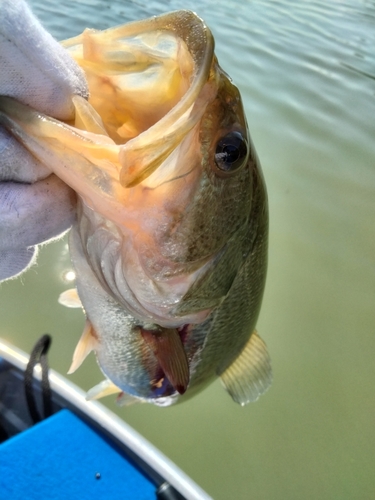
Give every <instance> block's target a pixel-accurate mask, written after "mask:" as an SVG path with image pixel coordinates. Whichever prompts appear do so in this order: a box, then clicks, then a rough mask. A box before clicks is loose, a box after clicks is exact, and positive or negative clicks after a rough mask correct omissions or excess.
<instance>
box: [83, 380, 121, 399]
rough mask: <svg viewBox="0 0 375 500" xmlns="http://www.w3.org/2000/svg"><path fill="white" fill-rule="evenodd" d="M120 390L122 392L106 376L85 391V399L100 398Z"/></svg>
mask: <svg viewBox="0 0 375 500" xmlns="http://www.w3.org/2000/svg"><path fill="white" fill-rule="evenodd" d="M120 392H122V391H121V389H120V388H119V387H117V385H115V384H114V383H113V382H111V381H110V380H109V379H108V378H106V379H105V380H103V381H102V382H100V383H99V384H97V385H95V386H94V387H92V388H91V389H90V390H89V391H88V392H87V394H86V399H87V401H91V400H92V399H100V398H104V397H105V396H110V395H111V394H116V393H120Z"/></svg>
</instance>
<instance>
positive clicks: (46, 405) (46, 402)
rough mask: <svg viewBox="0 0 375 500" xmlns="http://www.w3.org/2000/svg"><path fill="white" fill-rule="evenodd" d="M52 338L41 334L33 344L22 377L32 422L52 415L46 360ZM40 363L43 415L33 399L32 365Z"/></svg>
mask: <svg viewBox="0 0 375 500" xmlns="http://www.w3.org/2000/svg"><path fill="white" fill-rule="evenodd" d="M51 341H52V338H51V336H50V335H48V334H45V335H43V336H42V337H41V338H40V339H39V340H38V341H37V343H36V344H35V346H34V348H33V350H32V351H31V354H30V359H29V362H28V363H27V366H26V370H25V377H24V387H25V396H26V402H27V406H28V409H29V413H30V416H31V418H32V420H33V422H34V423H37V422H40V421H41V420H43V418H47V417H49V416H51V415H52V393H51V387H50V385H49V380H48V370H49V368H48V362H47V352H48V349H49V347H50V345H51ZM38 363H40V366H41V368H42V381H41V387H42V398H43V411H44V415H43V416H41V415H40V413H39V411H38V408H37V405H36V401H35V394H34V389H33V381H34V376H33V373H34V367H35V366H36V365H37V364H38Z"/></svg>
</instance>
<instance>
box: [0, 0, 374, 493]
mask: <svg viewBox="0 0 375 500" xmlns="http://www.w3.org/2000/svg"><path fill="white" fill-rule="evenodd" d="M30 3H31V6H32V8H33V10H34V12H35V13H36V14H37V15H38V16H39V17H40V18H41V20H42V22H43V23H44V25H45V26H46V28H47V29H48V30H49V31H51V32H52V34H53V35H54V36H55V37H57V38H58V39H64V38H67V37H70V36H74V35H76V34H78V33H79V32H81V31H82V30H83V29H84V28H85V27H87V26H90V27H95V28H100V29H102V28H107V27H110V26H113V25H116V24H120V23H123V22H128V21H130V20H135V19H140V18H142V17H149V16H151V15H155V14H160V13H162V12H166V11H169V10H175V9H179V8H189V9H192V10H195V11H196V12H197V13H198V14H199V15H201V17H203V18H204V19H205V20H206V22H207V24H208V25H209V26H210V28H211V29H212V31H213V33H214V35H215V39H216V52H217V54H218V57H219V60H220V63H221V65H222V66H223V67H224V69H225V70H226V71H227V72H228V73H229V74H230V75H231V76H232V78H233V79H234V81H235V82H236V84H237V85H238V86H239V87H240V89H241V93H242V96H243V99H244V104H245V108H246V112H247V117H248V122H249V127H250V131H251V134H252V138H253V141H254V143H255V146H256V148H257V151H258V154H259V156H260V159H261V162H262V165H263V169H264V174H265V178H266V182H267V187H268V193H269V199H270V211H271V228H270V263H269V273H268V281H267V288H266V294H265V299H264V304H263V308H262V312H261V316H260V320H259V323H258V329H259V331H260V333H261V335H262V337H263V338H264V339H265V340H266V342H267V344H268V347H269V350H270V353H271V356H272V360H273V367H274V384H273V386H272V388H271V389H270V391H269V392H268V393H267V394H266V395H265V396H263V397H262V398H261V399H260V400H259V401H258V402H257V403H255V404H252V405H249V406H247V407H245V408H241V407H239V406H237V405H236V404H235V403H233V402H232V401H231V399H230V398H229V396H228V395H227V394H226V393H225V392H224V390H223V389H222V387H221V385H220V383H219V382H216V383H214V384H213V385H211V386H210V387H209V388H208V389H207V390H205V391H204V392H202V393H201V394H200V395H198V396H197V397H196V398H194V399H192V400H191V401H189V402H187V403H185V404H182V405H180V406H176V407H172V408H169V409H160V408H154V407H152V406H148V405H138V406H136V405H135V406H132V407H129V408H123V409H117V408H116V407H115V405H114V404H113V401H112V399H111V398H107V399H106V400H103V401H104V402H105V404H108V406H109V407H111V408H112V409H115V411H116V412H117V413H118V414H120V415H121V416H122V418H124V420H126V421H127V422H128V423H130V424H131V425H133V426H134V427H135V428H136V429H137V430H139V431H140V432H141V433H142V434H143V435H145V436H146V437H147V438H148V439H150V440H151V441H152V442H153V443H155V444H156V445H157V446H158V447H160V448H161V450H162V451H163V452H165V453H166V454H167V455H168V456H169V457H171V458H172V459H173V460H174V461H175V462H176V463H177V464H178V465H179V466H181V467H182V468H183V469H184V470H185V471H186V472H187V473H188V474H190V475H191V476H192V477H193V479H195V480H196V481H197V482H198V483H199V484H200V485H201V486H202V487H203V488H205V489H206V490H207V491H208V493H210V494H211V495H212V496H213V497H214V498H215V499H218V500H227V499H232V498H235V499H238V500H242V499H243V500H247V499H253V498H254V499H257V500H260V499H264V500H270V499H278V500H280V499H285V500H294V499H295V500H300V499H301V498H303V499H306V500H309V499H311V500H315V499H317V498H319V499H320V500H331V499H332V498H338V499H340V500H352V499H354V498H355V499H356V500H365V499H366V500H367V499H368V500H370V499H373V498H375V474H374V464H375V426H374V418H375V390H374V386H375V364H374V352H375V335H374V330H375V307H374V306H375V222H374V221H375V140H374V137H375V120H374V117H375V52H374V46H375V3H374V2H373V1H365V0H362V1H360V0H347V1H335V2H319V1H308V0H305V1H291V0H289V1H287V0H279V1H271V0H268V1H256V2H255V1H254V2H252V1H249V0H247V1H246V0H244V1H242V2H235V1H230V0H226V1H222V0H220V1H217V0H215V1H205V2H198V1H193V0H191V1H189V0H185V1H178V0H170V1H164V2H162V1H146V0H138V1H125V0H121V1H120V0H119V1H104V0H101V1H100V0H93V1H89V0H86V1H81V2H77V1H69V0H65V1H63V2H61V3H59V4H58V5H57V4H56V3H55V2H54V1H52V0H48V1H46V0H43V2H42V1H41V0H32V1H31V2H30ZM69 269H70V262H69V254H68V249H67V244H66V239H64V240H62V241H60V242H57V243H53V244H50V245H48V246H46V247H44V248H43V249H42V250H41V252H40V258H39V260H38V266H36V267H33V268H32V269H31V270H29V271H28V272H27V273H26V274H24V275H23V276H22V278H21V279H18V280H16V281H12V282H7V283H5V284H3V285H2V286H1V289H0V307H1V315H2V322H1V326H0V335H1V336H2V337H5V338H7V339H8V340H11V341H13V342H14V343H15V344H16V345H18V346H19V347H21V348H23V349H25V350H27V351H28V350H30V348H31V347H32V345H33V344H34V343H35V341H36V340H37V339H38V338H39V336H40V335H41V334H42V333H44V332H46V331H48V332H50V333H51V334H52V335H53V339H54V344H53V348H52V352H51V365H52V367H53V368H55V369H56V370H58V371H60V372H62V373H65V372H66V370H67V369H68V367H69V364H70V359H71V355H72V352H73V349H74V346H75V344H76V342H77V341H78V338H79V336H80V333H81V330H82V327H83V322H84V320H83V316H82V313H81V312H80V311H77V310H68V309H65V308H63V307H61V306H59V305H58V304H57V297H58V295H59V293H60V292H61V291H63V290H64V289H66V288H68V287H69V283H67V282H66V280H65V281H64V276H65V273H66V271H67V270H69ZM101 378H102V376H101V374H100V372H99V369H98V368H97V366H96V363H95V361H94V359H93V358H91V357H90V359H89V360H87V361H86V362H85V363H84V365H83V367H82V368H80V369H79V370H78V372H77V373H76V374H74V376H72V380H73V381H75V382H76V383H78V384H79V385H80V386H82V387H83V388H85V389H88V388H90V387H91V386H93V385H95V384H96V383H97V382H99V381H100V380H101Z"/></svg>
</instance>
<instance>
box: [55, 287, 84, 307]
mask: <svg viewBox="0 0 375 500" xmlns="http://www.w3.org/2000/svg"><path fill="white" fill-rule="evenodd" d="M58 303H59V304H61V305H62V306H65V307H82V302H81V299H80V298H79V297H78V292H77V289H76V288H69V290H65V292H62V293H61V294H60V296H59V298H58Z"/></svg>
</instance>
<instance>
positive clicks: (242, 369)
mask: <svg viewBox="0 0 375 500" xmlns="http://www.w3.org/2000/svg"><path fill="white" fill-rule="evenodd" d="M220 378H221V381H222V383H223V385H224V387H225V389H226V390H227V391H228V392H229V394H230V395H231V397H232V399H233V400H234V401H235V402H236V403H240V405H241V406H244V405H245V404H247V403H250V402H253V401H256V400H257V399H258V398H259V396H260V395H261V394H263V393H264V392H266V390H267V389H268V388H269V386H270V385H271V382H272V368H271V359H270V356H269V354H268V351H267V347H266V344H265V343H264V342H263V340H262V339H261V338H260V337H259V335H258V333H257V331H256V330H254V331H253V333H252V334H251V337H250V339H249V340H248V342H247V344H246V345H245V347H244V348H243V349H242V351H241V353H240V354H239V356H238V357H237V358H236V359H235V360H234V361H233V363H232V364H231V365H229V367H228V368H227V369H226V370H225V371H224V372H223V373H221V374H220Z"/></svg>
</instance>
